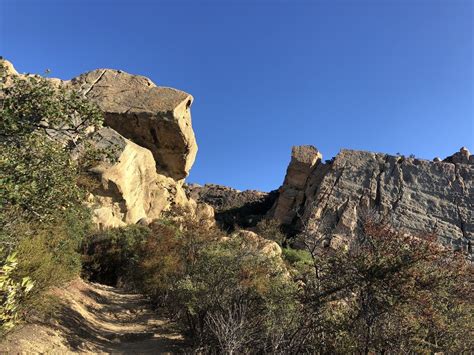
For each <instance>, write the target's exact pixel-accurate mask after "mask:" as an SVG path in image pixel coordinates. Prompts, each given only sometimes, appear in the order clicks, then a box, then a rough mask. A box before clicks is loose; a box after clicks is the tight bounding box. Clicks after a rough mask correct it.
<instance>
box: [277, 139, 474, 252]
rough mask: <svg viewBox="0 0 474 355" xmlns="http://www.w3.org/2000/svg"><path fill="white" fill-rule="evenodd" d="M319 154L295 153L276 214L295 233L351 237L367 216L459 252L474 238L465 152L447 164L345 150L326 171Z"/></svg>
mask: <svg viewBox="0 0 474 355" xmlns="http://www.w3.org/2000/svg"><path fill="white" fill-rule="evenodd" d="M321 158H322V157H321V154H320V153H319V152H318V151H317V149H315V148H314V147H310V146H303V147H296V148H293V152H292V160H291V163H290V165H289V167H288V170H287V175H286V178H285V182H284V184H283V186H282V187H281V188H280V197H279V198H278V200H277V201H276V202H275V205H274V206H273V208H272V211H271V214H272V215H273V216H274V217H275V218H276V219H278V220H279V221H281V223H283V224H290V225H292V226H294V227H295V228H296V229H297V230H301V229H302V228H303V225H306V226H309V227H310V228H312V229H313V231H314V232H315V233H319V234H324V235H326V236H327V238H328V239H335V240H337V238H340V237H342V236H345V235H351V234H352V233H354V232H355V231H356V228H357V221H358V219H359V217H360V216H361V215H362V214H364V213H367V211H368V210H376V211H378V212H380V213H381V214H383V215H385V216H388V217H389V218H390V219H391V222H392V223H393V224H394V225H395V226H397V227H400V228H406V229H409V230H413V231H419V232H434V233H436V234H437V235H438V236H439V238H440V239H441V240H442V241H444V242H445V243H447V244H450V245H453V246H454V247H455V248H462V249H465V250H470V252H471V253H472V243H473V238H474V216H473V211H474V181H473V176H474V175H473V173H474V157H473V156H472V155H470V153H469V152H468V151H467V149H465V148H462V149H461V151H460V152H459V153H456V154H454V155H453V156H451V157H448V158H446V159H445V160H444V161H440V160H439V159H436V160H437V161H427V160H421V159H416V158H406V157H401V156H390V155H387V154H380V153H370V152H363V151H354V150H342V151H341V152H340V153H339V154H338V155H337V156H336V157H335V159H334V160H333V161H331V162H328V163H326V164H325V163H323V162H322V160H321Z"/></svg>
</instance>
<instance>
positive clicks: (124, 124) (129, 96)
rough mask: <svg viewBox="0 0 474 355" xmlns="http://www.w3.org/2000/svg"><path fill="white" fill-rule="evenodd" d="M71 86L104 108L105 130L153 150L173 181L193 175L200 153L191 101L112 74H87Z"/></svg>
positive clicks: (141, 79)
mask: <svg viewBox="0 0 474 355" xmlns="http://www.w3.org/2000/svg"><path fill="white" fill-rule="evenodd" d="M66 85H68V86H71V87H72V88H74V89H77V90H80V91H81V92H82V93H83V94H84V95H85V96H86V97H87V98H89V99H90V100H91V101H93V102H95V103H96V104H97V105H98V106H99V108H100V109H101V110H102V112H103V113H104V119H105V125H106V126H109V127H111V128H113V129H114V130H116V131H117V132H119V133H120V134H121V135H123V136H124V137H126V138H128V139H130V140H131V141H133V142H134V143H136V144H138V145H140V146H142V147H145V148H148V149H149V150H150V151H151V152H152V153H153V157H154V158H155V161H156V165H157V170H158V172H159V173H160V174H162V175H166V176H169V177H171V178H173V179H174V180H182V179H184V178H185V177H186V176H187V175H188V174H189V170H190V169H191V166H192V165H193V163H194V159H195V157H196V153H197V144H196V140H195V137H194V131H193V129H192V126H191V104H192V102H193V97H192V96H191V95H189V94H187V93H185V92H183V91H180V90H176V89H172V88H167V87H158V86H156V85H155V84H154V83H153V82H152V81H151V80H150V79H148V78H146V77H143V76H139V75H131V74H128V73H125V72H123V71H121V70H112V69H98V70H94V71H91V72H88V73H85V74H82V75H80V76H78V77H76V78H74V79H72V80H71V81H70V82H67V83H66Z"/></svg>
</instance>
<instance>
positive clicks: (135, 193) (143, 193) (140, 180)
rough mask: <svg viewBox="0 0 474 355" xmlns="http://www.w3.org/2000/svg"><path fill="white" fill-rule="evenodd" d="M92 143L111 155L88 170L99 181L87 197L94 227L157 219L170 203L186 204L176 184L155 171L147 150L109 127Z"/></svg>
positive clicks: (151, 156) (184, 196)
mask: <svg viewBox="0 0 474 355" xmlns="http://www.w3.org/2000/svg"><path fill="white" fill-rule="evenodd" d="M93 142H94V145H95V146H96V147H97V148H99V149H108V150H109V151H111V152H112V153H113V155H114V157H113V160H112V161H111V162H107V161H103V162H101V163H100V164H99V165H97V166H96V167H94V168H92V169H91V171H92V172H93V173H95V174H97V177H98V179H99V180H100V186H99V187H98V188H96V189H95V190H94V191H92V194H91V196H90V198H89V202H90V204H91V207H92V208H93V211H94V217H95V219H96V221H97V223H98V224H100V225H102V226H104V227H105V226H106V227H112V226H114V227H116V226H121V225H125V224H131V223H137V222H139V221H146V220H148V219H154V218H159V217H160V213H161V212H162V211H163V210H164V209H166V208H167V207H168V206H170V205H171V204H172V203H174V204H176V205H183V206H186V205H187V204H188V203H189V201H188V199H187V198H186V195H185V193H184V190H183V189H182V187H181V185H180V184H178V183H177V182H176V181H175V180H173V179H172V178H170V177H167V176H164V175H160V174H158V173H157V172H156V166H155V160H154V159H153V155H152V154H151V152H150V151H149V150H148V149H146V148H143V147H140V146H139V145H137V144H135V143H133V142H132V141H130V140H128V139H126V138H124V137H123V136H121V135H120V134H119V133H117V132H116V131H114V130H113V129H111V128H102V129H101V130H100V131H99V132H97V134H96V135H95V138H94V141H93Z"/></svg>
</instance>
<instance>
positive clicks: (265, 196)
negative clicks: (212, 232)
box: [185, 184, 278, 230]
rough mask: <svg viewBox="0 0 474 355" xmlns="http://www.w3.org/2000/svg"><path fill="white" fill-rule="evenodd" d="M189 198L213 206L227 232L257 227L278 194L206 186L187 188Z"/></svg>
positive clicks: (194, 185) (195, 185)
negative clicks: (234, 229) (236, 228)
mask: <svg viewBox="0 0 474 355" xmlns="http://www.w3.org/2000/svg"><path fill="white" fill-rule="evenodd" d="M185 189H186V192H187V194H188V197H190V198H191V199H194V200H196V201H199V202H202V203H207V204H209V205H211V206H212V207H213V208H214V209H215V211H216V215H215V217H216V220H217V222H218V223H219V224H220V225H221V226H222V227H224V228H225V229H227V230H232V229H233V228H234V227H235V226H238V227H244V228H246V227H253V226H255V225H256V224H257V223H258V222H259V221H260V220H261V219H262V218H263V217H264V216H265V215H266V214H267V212H268V210H269V209H270V208H271V207H272V205H273V203H274V202H275V199H276V197H277V194H278V193H277V192H276V191H272V192H269V193H266V192H260V191H254V190H245V191H239V190H236V189H232V188H230V187H226V186H221V185H214V184H206V185H204V186H200V185H197V184H190V185H186V186H185Z"/></svg>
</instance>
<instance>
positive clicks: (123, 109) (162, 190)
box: [0, 59, 213, 228]
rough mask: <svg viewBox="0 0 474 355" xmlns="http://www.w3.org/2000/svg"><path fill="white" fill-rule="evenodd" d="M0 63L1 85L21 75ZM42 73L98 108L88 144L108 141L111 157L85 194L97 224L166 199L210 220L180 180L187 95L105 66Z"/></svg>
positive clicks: (132, 219) (154, 212)
mask: <svg viewBox="0 0 474 355" xmlns="http://www.w3.org/2000/svg"><path fill="white" fill-rule="evenodd" d="M0 64H2V67H3V71H4V73H5V74H6V80H7V84H8V80H9V78H10V77H11V76H14V75H21V76H25V74H18V73H17V71H16V70H15V68H14V67H13V65H12V64H11V63H10V62H8V61H6V60H3V59H2V60H1V61H0ZM48 80H50V81H51V82H52V83H53V84H54V85H56V86H65V87H67V88H70V89H72V90H78V91H80V92H81V93H82V94H83V95H84V96H85V97H87V98H88V99H90V100H91V101H93V102H95V103H96V104H97V105H98V106H99V108H100V109H101V111H102V112H103V114H104V120H105V122H104V124H105V126H107V128H103V129H101V130H100V131H99V132H96V133H95V135H94V136H93V138H92V143H93V145H94V146H96V147H97V148H100V149H103V148H107V149H110V148H111V149H112V150H113V155H114V158H115V159H114V161H112V162H111V161H103V162H101V163H100V164H99V165H98V166H96V167H94V168H93V169H92V172H93V173H95V174H96V175H97V179H98V180H99V181H100V186H99V187H97V188H96V189H95V190H94V191H93V193H92V194H91V195H90V196H89V200H88V201H89V204H90V205H91V207H92V209H93V214H94V219H95V222H96V223H97V224H98V225H99V226H101V227H103V228H106V227H115V226H121V225H125V224H130V223H138V222H140V223H145V224H147V223H149V222H150V221H151V220H152V219H154V218H158V217H159V216H160V213H161V212H162V211H163V210H166V209H169V208H170V207H171V206H174V205H177V206H180V207H183V208H184V209H185V210H187V211H188V212H189V213H191V214H192V215H194V216H199V217H200V218H205V219H206V218H207V219H209V220H211V219H212V220H213V218H212V216H213V211H210V209H211V208H210V207H209V206H206V205H204V204H202V203H196V202H194V201H190V200H189V199H188V198H187V196H186V194H185V192H184V190H183V187H182V186H183V183H184V178H185V177H186V176H187V175H188V173H189V170H190V168H191V166H192V164H193V162H194V159H195V157H196V152H197V145H196V140H195V138H194V132H193V129H192V126H191V113H190V106H191V104H192V102H193V97H192V96H191V95H189V94H187V93H185V92H182V91H179V90H176V89H172V88H165V87H158V86H156V85H155V84H154V83H153V82H151V80H149V79H147V78H145V77H143V76H138V75H131V74H128V73H125V72H122V71H120V70H111V69H99V70H94V71H91V72H88V73H85V74H82V75H80V76H78V77H77V78H74V79H72V80H70V81H62V80H60V79H48ZM78 150H80V148H78ZM76 153H77V151H76Z"/></svg>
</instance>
